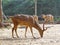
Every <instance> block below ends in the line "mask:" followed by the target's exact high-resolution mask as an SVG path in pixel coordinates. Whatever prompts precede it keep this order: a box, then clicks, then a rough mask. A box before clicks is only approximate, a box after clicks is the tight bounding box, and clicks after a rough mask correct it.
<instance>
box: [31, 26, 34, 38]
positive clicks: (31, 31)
mask: <svg viewBox="0 0 60 45" xmlns="http://www.w3.org/2000/svg"><path fill="white" fill-rule="evenodd" d="M30 30H31V33H32V36H33V31H32V27H30ZM33 38H35V37H34V36H33Z"/></svg>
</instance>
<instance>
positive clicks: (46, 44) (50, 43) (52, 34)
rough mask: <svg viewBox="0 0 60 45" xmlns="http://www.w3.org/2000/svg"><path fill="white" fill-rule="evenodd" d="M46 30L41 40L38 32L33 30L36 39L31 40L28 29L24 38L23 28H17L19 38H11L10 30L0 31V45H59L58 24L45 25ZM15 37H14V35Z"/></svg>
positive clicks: (59, 27) (59, 29)
mask: <svg viewBox="0 0 60 45" xmlns="http://www.w3.org/2000/svg"><path fill="white" fill-rule="evenodd" d="M40 26H41V27H42V24H40ZM45 27H48V29H47V30H46V31H45V32H44V35H43V38H40V35H39V33H38V31H37V30H36V29H35V28H33V33H34V36H35V37H36V39H33V37H32V34H31V32H30V29H29V28H28V31H27V34H26V35H27V38H25V36H24V35H25V28H18V29H17V31H18V35H19V38H12V36H11V31H12V30H11V29H12V28H10V29H7V28H3V30H2V29H0V45H60V24H46V25H45ZM15 37H16V35H15Z"/></svg>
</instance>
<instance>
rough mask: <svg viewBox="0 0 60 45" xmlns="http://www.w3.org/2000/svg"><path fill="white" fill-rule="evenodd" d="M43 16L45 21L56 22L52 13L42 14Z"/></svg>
mask: <svg viewBox="0 0 60 45" xmlns="http://www.w3.org/2000/svg"><path fill="white" fill-rule="evenodd" d="M42 18H44V20H45V23H48V22H50V23H54V17H53V15H51V14H47V15H44V14H42Z"/></svg>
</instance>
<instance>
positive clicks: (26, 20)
mask: <svg viewBox="0 0 60 45" xmlns="http://www.w3.org/2000/svg"><path fill="white" fill-rule="evenodd" d="M10 18H11V20H12V23H13V25H14V26H13V28H12V37H13V38H14V31H15V33H16V36H17V37H18V38H19V36H18V34H17V27H18V25H24V26H25V27H26V31H25V37H26V32H27V28H28V27H29V28H30V31H31V33H32V36H33V38H35V37H34V35H33V31H32V27H34V28H35V29H37V30H38V32H39V35H40V36H41V38H42V37H43V33H44V31H46V30H47V28H45V29H44V24H43V29H42V28H41V27H40V26H39V24H38V23H37V22H36V20H34V18H33V16H28V15H15V16H10Z"/></svg>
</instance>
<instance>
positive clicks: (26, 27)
mask: <svg viewBox="0 0 60 45" xmlns="http://www.w3.org/2000/svg"><path fill="white" fill-rule="evenodd" d="M27 28H28V26H27V27H26V30H25V37H26V32H27Z"/></svg>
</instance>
